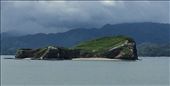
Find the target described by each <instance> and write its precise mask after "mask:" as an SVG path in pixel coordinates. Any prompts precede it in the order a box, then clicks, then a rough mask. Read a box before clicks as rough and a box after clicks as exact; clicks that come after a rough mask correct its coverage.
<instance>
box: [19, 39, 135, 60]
mask: <svg viewBox="0 0 170 86" xmlns="http://www.w3.org/2000/svg"><path fill="white" fill-rule="evenodd" d="M115 40H116V41H115ZM94 57H95V58H98V57H99V58H101V57H102V58H109V59H124V60H137V59H138V56H137V50H136V43H135V41H134V40H132V39H130V38H127V37H122V36H120V37H111V38H106V37H105V38H101V39H96V40H93V41H90V42H87V43H84V44H80V45H78V47H75V48H72V49H68V48H63V47H54V46H48V47H46V48H39V49H19V50H18V51H17V54H16V58H17V59H23V58H31V59H37V60H54V59H55V60H71V59H73V58H94Z"/></svg>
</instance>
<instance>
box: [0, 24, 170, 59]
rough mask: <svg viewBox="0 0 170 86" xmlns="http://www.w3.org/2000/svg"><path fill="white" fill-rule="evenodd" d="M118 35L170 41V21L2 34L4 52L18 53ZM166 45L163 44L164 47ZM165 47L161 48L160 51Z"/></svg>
mask: <svg viewBox="0 0 170 86" xmlns="http://www.w3.org/2000/svg"><path fill="white" fill-rule="evenodd" d="M23 29H24V28H23ZM56 29H57V28H56ZM116 35H125V36H128V37H131V38H133V39H134V40H135V41H136V43H137V45H141V44H142V43H153V44H158V46H159V45H164V44H168V43H170V38H169V37H170V24H162V23H151V22H145V23H123V24H114V25H111V24H106V25H104V26H103V27H101V28H91V29H90V28H89V29H84V28H83V27H82V28H78V29H73V30H70V31H67V32H63V33H51V34H45V33H39V34H32V35H24V36H13V35H11V34H9V33H8V34H1V54H15V52H16V49H18V48H40V47H46V46H48V45H53V46H62V47H68V48H69V47H73V46H75V45H77V44H79V43H81V42H85V41H88V40H92V39H96V38H99V37H105V36H116ZM160 48H162V47H160ZM165 48H166V47H163V49H165ZM141 49H142V48H141V47H140V48H139V49H138V51H141ZM156 49H158V48H156ZM163 49H159V50H158V51H160V50H163ZM142 52H143V50H142ZM160 52H165V51H160ZM146 53H147V52H146ZM146 53H139V55H140V54H142V56H146V55H145V54H146ZM148 53H150V51H148ZM161 55H163V54H161ZM164 55H165V54H164ZM155 56H156V54H155Z"/></svg>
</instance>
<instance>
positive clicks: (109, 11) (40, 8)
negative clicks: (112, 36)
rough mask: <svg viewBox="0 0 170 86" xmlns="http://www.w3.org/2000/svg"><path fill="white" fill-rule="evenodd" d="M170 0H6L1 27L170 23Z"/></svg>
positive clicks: (47, 29) (50, 29)
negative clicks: (169, 0)
mask: <svg viewBox="0 0 170 86" xmlns="http://www.w3.org/2000/svg"><path fill="white" fill-rule="evenodd" d="M169 5H170V2H168V1H49V2H47V1H8V2H7V1H2V2H1V30H2V32H5V31H18V32H23V33H44V32H45V33H51V32H52V33H55V32H63V31H67V30H70V29H75V28H81V27H84V28H93V27H101V26H103V25H104V24H108V23H109V24H117V23H125V22H159V23H170V21H169V20H170V18H169V14H170V9H169Z"/></svg>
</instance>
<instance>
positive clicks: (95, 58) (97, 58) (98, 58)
mask: <svg viewBox="0 0 170 86" xmlns="http://www.w3.org/2000/svg"><path fill="white" fill-rule="evenodd" d="M72 60H73V61H74V60H75V61H79V60H92V61H93V60H95V61H96V60H97V61H98V60H99V61H102V60H107V61H108V60H109V61H110V60H120V59H109V58H101V57H93V58H74V59H72Z"/></svg>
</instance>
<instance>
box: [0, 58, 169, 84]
mask: <svg viewBox="0 0 170 86" xmlns="http://www.w3.org/2000/svg"><path fill="white" fill-rule="evenodd" d="M10 57H14V56H9V55H2V56H1V86H169V85H170V84H169V82H170V70H169V69H170V57H140V59H142V60H139V61H71V60H70V61H45V60H26V59H25V60H14V59H3V58H10Z"/></svg>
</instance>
